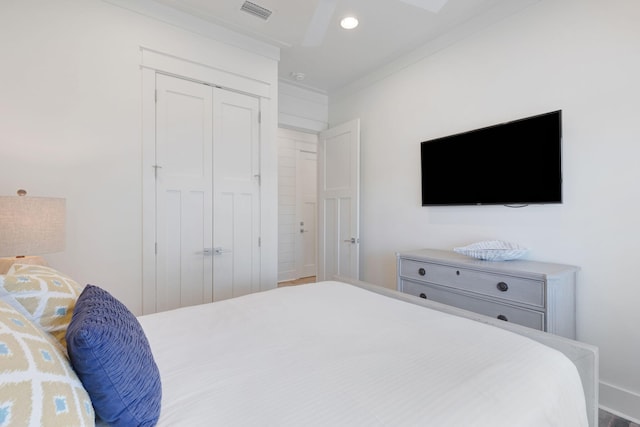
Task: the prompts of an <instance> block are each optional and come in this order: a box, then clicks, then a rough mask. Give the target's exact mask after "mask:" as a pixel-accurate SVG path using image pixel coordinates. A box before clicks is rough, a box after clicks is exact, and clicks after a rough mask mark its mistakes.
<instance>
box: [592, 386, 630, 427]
mask: <svg viewBox="0 0 640 427" xmlns="http://www.w3.org/2000/svg"><path fill="white" fill-rule="evenodd" d="M599 406H600V408H602V409H604V410H605V411H607V412H611V413H612V414H614V415H617V416H619V417H622V418H624V419H626V420H628V421H631V422H634V423H636V424H640V394H638V393H634V392H632V391H629V390H624V389H622V388H620V387H617V386H614V385H611V384H607V383H605V382H602V381H600V403H599Z"/></svg>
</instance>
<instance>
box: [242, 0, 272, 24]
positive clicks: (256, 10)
mask: <svg viewBox="0 0 640 427" xmlns="http://www.w3.org/2000/svg"><path fill="white" fill-rule="evenodd" d="M240 10H242V11H243V12H247V13H249V14H251V15H253V16H257V17H258V18H261V19H264V20H265V21H266V20H267V19H269V17H270V16H271V13H272V12H271V11H270V10H269V9H267V8H264V7H262V6H260V5H257V4H255V3H252V2H250V1H245V2H244V3H243V4H242V7H241V8H240Z"/></svg>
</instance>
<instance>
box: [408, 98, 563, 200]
mask: <svg viewBox="0 0 640 427" xmlns="http://www.w3.org/2000/svg"><path fill="white" fill-rule="evenodd" d="M561 152H562V111H561V110H558V111H552V112H550V113H545V114H540V115H536V116H532V117H527V118H524V119H520V120H514V121H510V122H507V123H501V124H498V125H494V126H489V127H485V128H481V129H476V130H472V131H469V132H464V133H459V134H455V135H450V136H446V137H443V138H437V139H433V140H430V141H424V142H422V143H421V169H422V205H423V206H447V205H528V204H546V203H549V204H551V203H562V157H561Z"/></svg>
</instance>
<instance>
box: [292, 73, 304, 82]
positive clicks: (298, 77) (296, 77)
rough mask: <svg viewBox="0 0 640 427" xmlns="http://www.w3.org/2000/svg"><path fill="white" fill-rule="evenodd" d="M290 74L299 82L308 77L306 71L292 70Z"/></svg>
mask: <svg viewBox="0 0 640 427" xmlns="http://www.w3.org/2000/svg"><path fill="white" fill-rule="evenodd" d="M289 76H291V78H292V79H293V80H296V81H298V82H300V81H302V80H304V78H305V77H306V75H305V74H304V73H300V72H297V71H292V72H290V73H289Z"/></svg>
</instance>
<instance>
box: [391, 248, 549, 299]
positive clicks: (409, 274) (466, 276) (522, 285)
mask: <svg viewBox="0 0 640 427" xmlns="http://www.w3.org/2000/svg"><path fill="white" fill-rule="evenodd" d="M399 267H400V272H399V274H400V276H401V277H403V278H407V279H413V280H417V281H424V282H429V283H434V284H437V285H444V286H450V287H452V288H456V289H460V290H463V291H467V292H474V293H478V294H482V295H486V296H491V297H493V298H499V299H501V300H504V301H510V302H515V303H522V304H528V305H532V306H535V307H544V306H545V298H544V282H543V281H538V280H533V279H525V278H521V277H513V276H506V275H500V274H493V273H488V272H482V271H475V270H468V269H464V268H457V267H450V266H447V265H440V264H432V263H428V262H424V261H414V260H410V259H401V260H400V266H399Z"/></svg>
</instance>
